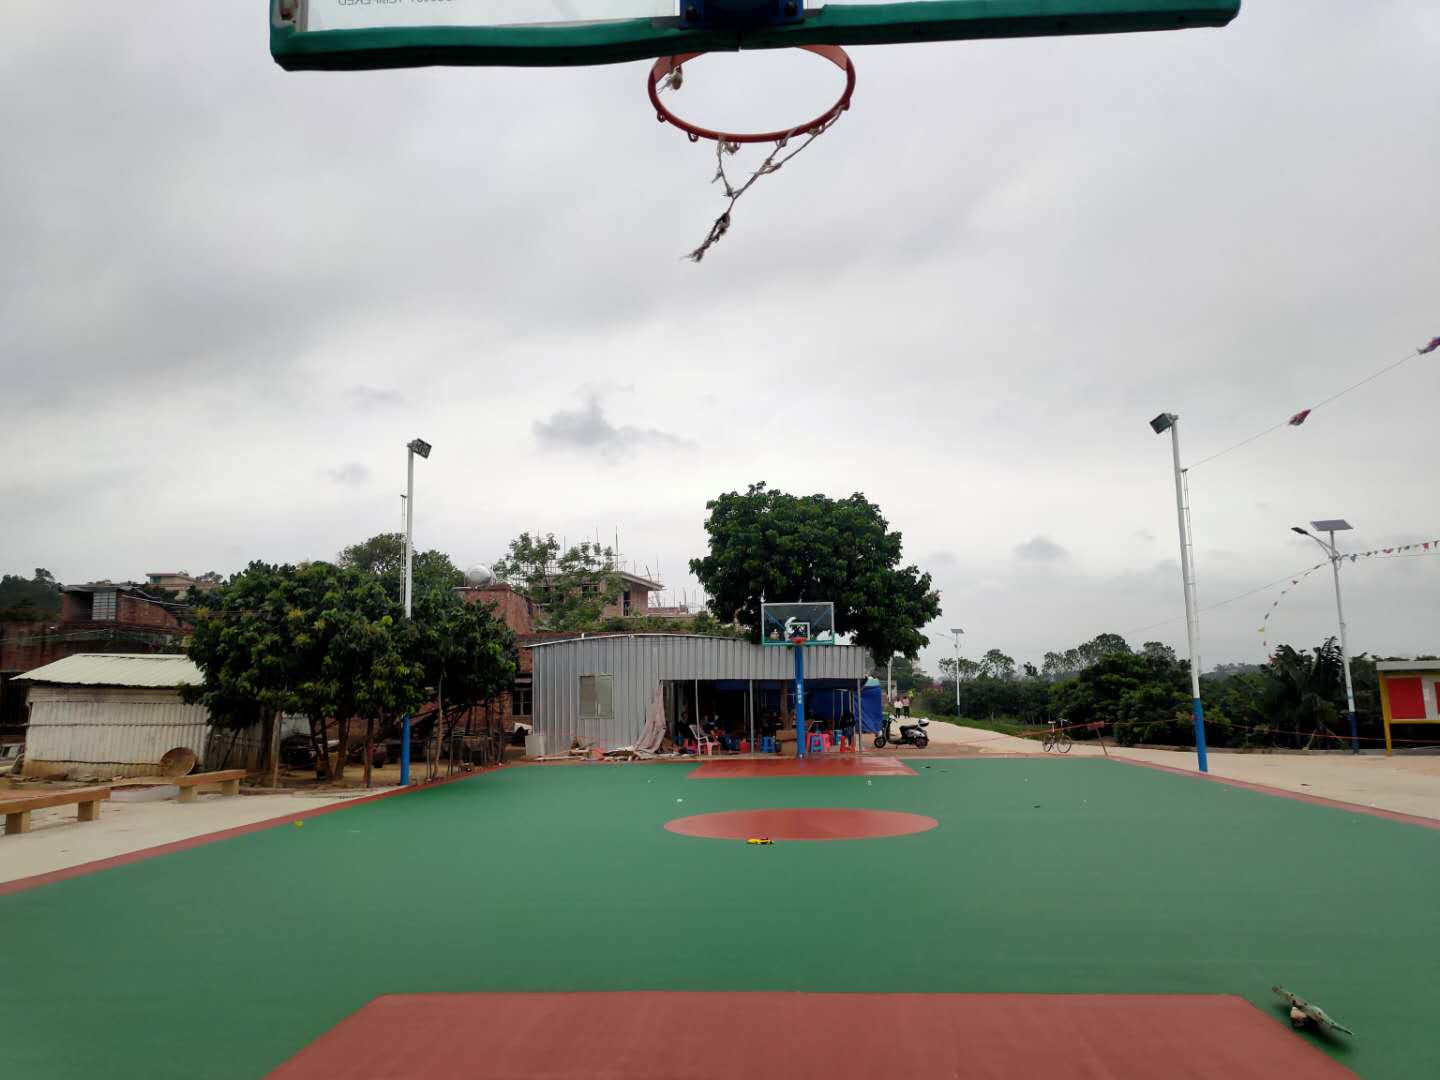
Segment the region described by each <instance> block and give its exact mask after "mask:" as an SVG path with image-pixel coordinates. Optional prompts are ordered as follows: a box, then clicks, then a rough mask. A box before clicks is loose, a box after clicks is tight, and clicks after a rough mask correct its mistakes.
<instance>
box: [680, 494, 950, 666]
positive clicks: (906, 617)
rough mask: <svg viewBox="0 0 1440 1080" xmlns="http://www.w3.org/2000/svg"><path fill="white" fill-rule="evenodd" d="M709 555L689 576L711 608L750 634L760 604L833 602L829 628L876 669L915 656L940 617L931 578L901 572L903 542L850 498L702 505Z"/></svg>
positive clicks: (872, 510) (722, 500)
mask: <svg viewBox="0 0 1440 1080" xmlns="http://www.w3.org/2000/svg"><path fill="white" fill-rule="evenodd" d="M706 509H707V510H708V511H709V512H710V513H709V516H708V517H707V518H706V519H705V530H706V532H708V533H709V534H710V554H709V555H707V556H705V558H703V559H692V560H691V561H690V571H691V573H693V574H694V575H695V576H696V577H697V578H698V579H699V580H700V584H701V585H703V586H704V587H705V590H706V591H707V592H708V593H709V594H710V610H711V611H713V612H714V613H715V616H716V617H717V618H719V619H720V620H722V621H728V620H730V619H734V620H736V621H737V622H739V623H740V624H741V625H742V626H745V627H748V628H749V629H750V630H752V631H754V632H755V633H756V634H757V635H758V634H759V632H760V604H761V601H762V598H763V599H764V600H765V601H769V602H772V603H778V602H783V601H794V600H820V601H826V600H828V601H830V602H831V603H833V604H834V605H835V628H836V630H837V631H839V632H840V633H842V634H851V635H853V637H854V640H855V642H856V644H859V645H863V646H865V647H866V648H867V649H869V650H870V652H871V654H872V655H873V656H874V658H875V662H876V663H877V664H883V663H884V662H885V661H886V660H888V659H889V658H890V657H891V656H894V655H899V656H906V657H910V658H912V659H913V658H914V657H915V656H916V655H917V654H918V653H919V651H920V650H921V649H922V648H923V647H924V646H926V645H928V644H929V639H928V638H927V637H926V636H925V635H924V634H923V633H921V629H922V628H923V627H924V626H925V625H926V624H927V623H929V622H931V621H932V620H934V619H936V618H938V617H939V615H940V595H939V593H937V592H936V591H935V590H934V589H932V588H931V587H930V575H929V574H925V573H921V571H920V570H919V568H918V567H915V566H901V565H900V554H901V537H900V534H899V533H898V532H893V531H891V530H890V528H889V523H888V522H886V520H885V518H884V517H883V516H881V513H880V508H879V507H878V506H876V505H875V504H874V503H872V502H870V501H869V500H867V499H866V498H865V496H864V495H861V494H858V493H857V494H854V495H851V496H850V497H849V498H848V499H831V498H828V497H827V496H824V495H805V496H796V495H787V494H785V493H784V492H780V491H771V490H770V489H769V488H767V487H766V486H765V485H764V484H752V485H751V486H750V489H749V490H748V491H746V492H745V493H744V494H743V495H742V494H740V493H739V492H733V491H732V492H730V493H729V494H726V495H721V496H720V497H719V498H718V499H713V500H712V501H710V502H709V503H707V504H706Z"/></svg>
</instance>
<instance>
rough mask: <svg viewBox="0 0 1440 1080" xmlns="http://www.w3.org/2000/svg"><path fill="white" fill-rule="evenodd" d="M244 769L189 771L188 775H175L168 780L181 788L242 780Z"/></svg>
mask: <svg viewBox="0 0 1440 1080" xmlns="http://www.w3.org/2000/svg"><path fill="white" fill-rule="evenodd" d="M244 779H245V770H244V769H221V770H219V771H218V772H202V773H191V774H190V775H189V776H177V777H175V778H174V779H172V780H171V781H170V783H172V784H175V785H176V786H178V787H181V788H188V787H204V786H206V785H209V784H221V783H225V782H226V781H229V780H236V781H239V780H244Z"/></svg>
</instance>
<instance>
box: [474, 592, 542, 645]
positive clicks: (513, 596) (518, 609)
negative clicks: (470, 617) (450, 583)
mask: <svg viewBox="0 0 1440 1080" xmlns="http://www.w3.org/2000/svg"><path fill="white" fill-rule="evenodd" d="M460 596H461V598H462V599H463V600H464V601H465V602H466V603H467V604H485V605H486V606H488V607H489V608H490V610H491V611H492V612H493V613H494V615H495V617H496V618H497V619H500V620H501V621H503V622H504V623H505V625H506V626H508V627H509V628H510V631H511V633H514V634H530V633H534V631H535V609H534V605H532V604H531V603H530V601H529V600H527V599H525V597H523V596H521V595H520V594H519V593H518V592H516V591H515V590H514V589H512V588H511V587H510V586H509V585H490V586H487V587H486V588H483V589H472V588H464V589H461V590H460Z"/></svg>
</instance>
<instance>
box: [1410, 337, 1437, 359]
mask: <svg viewBox="0 0 1440 1080" xmlns="http://www.w3.org/2000/svg"><path fill="white" fill-rule="evenodd" d="M1436 349H1440V337H1437V338H1431V339H1430V341H1429V342H1428V343H1427V344H1425V345H1421V346H1420V348H1418V349H1416V350H1415V351H1416V352H1417V353H1419V354H1420V355H1421V356H1424V355H1425V354H1426V353H1431V352H1434V351H1435V350H1436Z"/></svg>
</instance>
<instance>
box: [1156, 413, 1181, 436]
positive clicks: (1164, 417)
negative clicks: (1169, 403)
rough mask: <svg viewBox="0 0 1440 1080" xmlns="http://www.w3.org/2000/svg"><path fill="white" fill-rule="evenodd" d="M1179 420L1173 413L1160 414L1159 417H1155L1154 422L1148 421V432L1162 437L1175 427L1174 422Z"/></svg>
mask: <svg viewBox="0 0 1440 1080" xmlns="http://www.w3.org/2000/svg"><path fill="white" fill-rule="evenodd" d="M1179 419H1180V417H1178V416H1176V415H1175V414H1174V413H1173V412H1162V413H1161V414H1160V415H1159V416H1157V417H1155V419H1154V420H1151V421H1150V430H1151V431H1153V432H1155V434H1156V435H1164V434H1165V432H1167V431H1169V430H1170V429H1171V428H1172V427H1174V426H1175V421H1176V420H1179Z"/></svg>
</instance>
